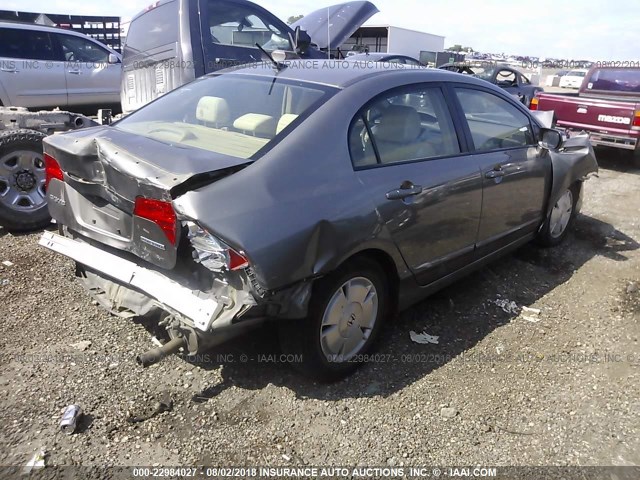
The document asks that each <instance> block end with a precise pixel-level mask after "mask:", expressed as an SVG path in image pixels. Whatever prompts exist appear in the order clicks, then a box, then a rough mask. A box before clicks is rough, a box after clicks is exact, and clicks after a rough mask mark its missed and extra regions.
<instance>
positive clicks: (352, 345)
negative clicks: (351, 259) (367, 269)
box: [320, 277, 378, 363]
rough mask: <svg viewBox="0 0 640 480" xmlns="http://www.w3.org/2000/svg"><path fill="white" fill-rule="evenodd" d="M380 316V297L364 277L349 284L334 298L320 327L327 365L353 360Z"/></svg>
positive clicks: (337, 292)
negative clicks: (329, 362)
mask: <svg viewBox="0 0 640 480" xmlns="http://www.w3.org/2000/svg"><path fill="white" fill-rule="evenodd" d="M377 316H378V293H377V291H376V287H375V286H374V285H373V283H372V282H371V281H370V280H368V279H367V278H364V277H355V278H352V279H350V280H347V281H346V282H345V283H343V284H342V286H341V287H340V288H339V289H338V290H336V292H335V293H334V294H333V296H332V297H331V299H330V300H329V303H327V307H326V308H325V311H324V315H323V317H322V324H321V326H320V346H321V348H322V353H323V354H324V355H325V357H326V358H327V360H328V361H331V362H335V363H341V362H345V361H348V360H350V359H351V358H353V357H354V356H355V355H356V354H357V353H358V352H359V351H360V350H361V349H362V347H363V346H364V344H365V343H366V342H367V340H368V339H369V336H370V335H371V332H372V330H373V328H374V326H375V324H376V320H377Z"/></svg>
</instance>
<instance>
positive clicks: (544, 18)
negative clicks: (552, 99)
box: [0, 0, 640, 61]
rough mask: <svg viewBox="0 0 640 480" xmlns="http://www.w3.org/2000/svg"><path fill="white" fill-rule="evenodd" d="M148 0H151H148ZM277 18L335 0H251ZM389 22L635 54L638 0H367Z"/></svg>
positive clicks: (509, 45) (55, 3) (573, 51)
mask: <svg viewBox="0 0 640 480" xmlns="http://www.w3.org/2000/svg"><path fill="white" fill-rule="evenodd" d="M154 1H155V0H154ZM254 1H255V3H258V4H260V5H261V6H263V7H265V8H266V9H267V10H270V11H272V12H273V13H274V14H276V15H277V16H278V17H280V18H281V19H283V20H286V19H287V17H289V16H291V15H298V14H305V13H309V12H310V11H312V10H314V9H315V8H318V7H321V6H323V4H325V3H326V5H331V4H334V3H339V0H325V1H316V0H314V1H309V0H254ZM150 3H153V2H152V1H151V0H107V1H104V0H82V1H78V0H2V2H0V9H9V10H13V9H15V10H21V11H32V12H44V13H67V14H85V15H114V16H121V17H131V16H133V15H135V14H136V13H138V12H139V11H140V10H142V9H144V8H145V7H146V6H147V5H148V4H150ZM373 3H375V4H376V6H377V7H378V9H379V10H380V13H378V14H376V15H375V16H374V17H372V18H371V20H369V22H368V23H370V24H380V23H390V24H392V25H395V26H398V27H405V28H411V29H416V30H421V31H424V32H429V33H434V34H437V35H443V36H445V37H446V40H445V46H446V47H448V46H451V45H454V44H456V43H459V44H462V45H464V46H471V47H473V48H474V49H475V50H479V51H485V52H492V53H501V52H504V53H507V54H516V55H534V56H540V57H557V58H564V59H589V60H593V61H603V60H632V61H639V60H640V29H639V28H638V19H640V1H638V0H608V1H605V0H534V1H529V0H513V1H506V0H374V1H373Z"/></svg>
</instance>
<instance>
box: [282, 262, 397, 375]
mask: <svg viewBox="0 0 640 480" xmlns="http://www.w3.org/2000/svg"><path fill="white" fill-rule="evenodd" d="M389 305H390V302H389V286H388V282H387V280H386V276H385V274H384V271H383V270H382V268H381V267H380V266H379V265H378V264H376V263H375V262H373V261H370V260H368V259H358V260H355V261H353V262H350V263H349V264H346V265H345V266H344V267H343V268H341V269H339V270H338V271H336V272H334V273H333V274H331V275H328V276H327V277H325V278H322V279H320V280H318V282H317V283H316V285H314V291H313V294H312V297H311V301H310V303H309V316H308V318H307V319H305V320H299V321H296V322H290V323H286V324H282V325H281V329H280V342H281V347H282V350H283V351H284V352H285V353H288V354H298V355H300V354H301V358H300V359H297V360H301V362H298V361H296V362H295V363H294V366H295V367H296V368H298V369H299V370H301V371H303V372H304V373H306V374H308V375H310V376H312V377H314V378H317V379H319V380H323V381H331V380H337V379H339V378H342V377H344V376H346V375H348V374H349V373H351V372H352V371H353V370H355V369H356V368H357V367H358V365H359V364H360V363H362V361H363V358H362V356H363V355H364V354H365V353H366V352H367V351H369V349H370V348H371V346H372V345H373V343H374V342H375V340H376V337H377V336H378V332H379V331H380V327H381V325H382V323H383V322H384V319H385V317H386V316H387V315H388V308H389Z"/></svg>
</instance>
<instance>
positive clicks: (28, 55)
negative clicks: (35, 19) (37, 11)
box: [0, 28, 67, 108]
mask: <svg viewBox="0 0 640 480" xmlns="http://www.w3.org/2000/svg"><path fill="white" fill-rule="evenodd" d="M63 60H64V59H63V57H62V55H61V53H60V51H59V50H58V48H57V46H56V44H55V43H54V42H53V39H52V34H50V33H49V32H46V31H39V30H29V29H22V28H0V83H2V85H3V87H4V89H5V91H6V93H7V96H8V97H9V101H10V105H13V106H16V107H45V108H48V107H61V108H66V106H67V85H66V81H65V76H64V61H63Z"/></svg>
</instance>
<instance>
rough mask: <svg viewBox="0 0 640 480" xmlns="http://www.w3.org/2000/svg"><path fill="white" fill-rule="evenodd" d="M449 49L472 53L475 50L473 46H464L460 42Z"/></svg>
mask: <svg viewBox="0 0 640 480" xmlns="http://www.w3.org/2000/svg"><path fill="white" fill-rule="evenodd" d="M447 51H449V52H467V53H471V52H474V51H475V50H474V49H473V48H471V47H463V46H462V45H460V44H459V43H456V44H455V45H454V46H453V47H449V48H447Z"/></svg>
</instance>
